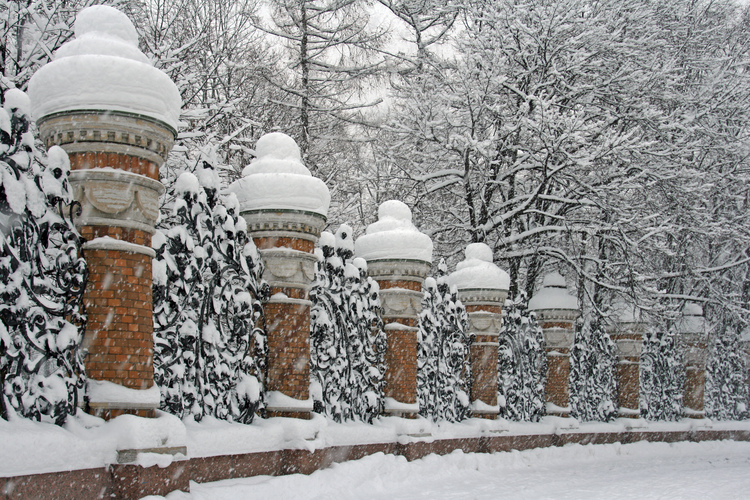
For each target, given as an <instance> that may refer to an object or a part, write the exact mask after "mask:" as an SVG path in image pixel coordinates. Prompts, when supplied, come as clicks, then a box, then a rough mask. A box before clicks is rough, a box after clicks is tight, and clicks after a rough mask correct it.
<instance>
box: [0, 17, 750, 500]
mask: <svg viewBox="0 0 750 500" xmlns="http://www.w3.org/2000/svg"><path fill="white" fill-rule="evenodd" d="M123 74H127V75H128V76H129V77H128V78H126V79H123V78H122V77H121V76H117V77H116V78H115V77H114V75H123ZM29 93H30V97H31V107H30V110H29V106H28V104H27V101H26V97H25V96H24V95H23V93H21V92H20V91H17V90H7V91H6V92H4V95H3V102H4V107H3V110H2V111H0V129H2V150H0V160H1V161H0V167H1V168H2V169H3V172H2V179H1V180H2V188H3V190H2V200H1V201H2V203H0V211H1V212H2V214H3V217H2V219H1V221H2V222H1V223H0V225H1V226H2V228H3V231H2V233H3V248H2V254H1V255H0V257H1V258H0V278H1V279H2V281H3V282H2V285H3V288H2V292H1V293H2V295H0V297H1V298H2V304H0V319H1V320H2V321H1V322H0V385H2V388H3V397H2V399H0V411H1V413H0V417H2V418H0V436H2V443H3V446H2V447H0V448H1V449H0V477H3V479H1V480H0V485H1V486H2V491H3V492H4V493H5V494H6V495H11V497H14V498H16V497H17V498H24V497H34V496H38V493H39V491H41V490H40V489H39V488H42V487H43V485H45V484H47V485H49V484H52V483H54V484H56V485H57V486H58V487H60V488H62V486H61V484H62V483H60V482H59V481H57V480H56V479H55V478H54V476H50V475H49V474H51V473H60V472H61V471H65V470H67V471H70V472H68V473H67V475H61V476H59V477H63V478H64V479H63V480H65V481H68V482H70V481H89V483H90V486H91V485H93V486H91V488H92V489H91V490H90V491H89V492H88V493H84V494H82V495H83V496H90V497H92V498H95V497H96V496H97V495H98V494H100V493H101V492H103V491H104V492H107V493H108V494H109V495H110V496H114V497H121V498H128V497H132V496H133V495H145V494H149V493H165V492H167V491H169V490H170V489H185V488H186V487H187V485H188V479H192V480H196V481H202V480H215V479H223V478H227V477H240V476H242V475H249V474H281V473H290V472H297V471H301V472H306V471H311V470H314V469H315V468H318V467H322V466H325V465H327V464H330V463H332V462H335V461H338V460H343V459H349V458H356V457H359V456H363V455H365V454H369V453H374V452H377V451H384V452H389V453H400V454H404V455H406V456H407V457H408V458H415V457H418V456H422V455H424V454H426V453H429V452H437V453H445V452H448V451H450V450H453V449H464V450H465V451H483V452H488V451H497V450H505V449H523V448H528V447H533V446H553V445H559V444H564V443H566V442H613V441H618V440H619V441H632V440H635V439H639V438H644V439H652V440H667V441H669V440H678V439H711V438H734V439H750V428H748V427H747V426H743V425H742V424H737V425H735V426H732V425H729V426H728V427H727V426H726V425H724V426H723V427H722V426H721V425H718V426H717V425H715V424H712V423H711V422H709V421H701V420H700V419H701V418H702V417H704V416H705V412H704V403H703V401H704V380H705V379H706V350H707V347H708V346H707V340H706V328H707V327H706V325H705V321H704V320H703V317H702V311H701V310H700V308H699V307H697V306H695V305H688V306H687V307H686V310H685V314H684V320H683V322H682V324H680V325H678V326H679V331H677V332H668V334H663V335H659V332H652V331H650V330H648V329H647V328H646V327H645V326H644V325H643V324H642V323H640V322H638V321H636V320H635V317H634V316H633V315H631V316H632V317H630V318H627V317H625V318H624V319H623V321H622V322H621V323H620V325H619V326H615V327H612V328H610V329H609V330H607V329H606V328H605V327H604V326H603V325H599V324H596V325H593V326H592V325H590V324H589V325H582V324H581V323H580V322H578V321H577V320H578V317H579V315H580V311H579V305H578V301H577V299H576V298H575V297H573V296H572V295H571V294H570V293H569V291H568V288H567V283H566V281H565V278H564V277H562V276H561V275H559V274H552V275H549V276H547V277H546V278H545V280H544V284H543V287H542V289H541V290H540V291H539V292H538V293H537V294H536V295H535V296H534V297H532V298H531V299H530V300H529V301H528V303H527V302H526V299H525V297H513V298H511V299H508V288H509V282H508V275H507V273H505V272H504V271H502V270H501V269H499V268H498V267H497V266H496V265H495V264H494V263H493V252H492V250H491V249H490V248H489V247H488V246H487V245H485V244H481V243H477V244H472V245H469V246H468V247H467V249H466V254H465V259H464V260H463V261H462V262H460V263H459V264H458V265H457V266H456V270H455V271H454V272H453V273H451V274H448V270H447V268H446V266H445V264H444V263H441V264H440V265H439V266H438V274H437V279H434V278H432V277H428V274H429V271H430V269H431V266H432V263H433V246H432V241H431V240H430V238H429V237H428V236H427V235H425V234H424V233H422V232H420V231H419V229H418V228H417V227H416V226H415V225H414V224H413V222H412V214H411V211H410V209H409V208H408V207H407V206H406V205H405V204H403V203H402V202H400V201H396V200H391V201H388V202H385V203H383V204H382V205H381V206H380V208H379V211H378V220H377V221H376V222H374V223H373V224H371V225H370V226H368V227H367V229H366V231H365V234H364V235H362V236H360V237H359V238H358V239H356V241H355V240H354V238H353V234H352V229H351V228H350V227H348V226H346V225H342V226H341V227H340V228H339V230H338V231H337V232H336V234H335V235H334V234H332V233H328V232H325V231H323V228H324V227H325V225H326V216H327V212H328V206H329V202H330V194H329V191H328V188H327V186H326V185H325V183H323V182H322V181H321V180H320V179H317V178H315V177H313V176H312V175H311V173H310V171H309V170H308V169H307V168H306V167H305V166H304V164H303V163H302V160H301V155H300V151H299V148H298V147H297V145H296V144H295V143H294V141H293V140H292V139H291V138H290V137H288V136H286V135H284V134H281V133H272V134H268V135H266V136H264V137H262V138H261V139H260V140H259V141H258V144H257V147H256V150H255V151H256V159H255V160H254V161H253V162H252V163H251V164H250V165H249V166H248V167H247V168H245V170H244V171H243V176H242V178H240V179H239V180H237V181H235V182H234V183H233V184H232V185H231V186H229V188H228V189H222V187H221V185H220V181H219V179H218V175H217V174H216V172H215V171H214V169H213V166H212V165H211V163H210V162H204V163H203V165H202V167H200V168H198V169H197V172H196V174H195V175H194V174H190V173H186V174H183V175H182V176H181V177H180V178H179V179H178V180H177V182H176V184H175V186H174V187H172V188H171V191H170V193H171V195H172V196H173V198H174V199H175V201H174V207H173V215H172V217H171V220H169V221H168V222H169V223H170V224H171V227H170V228H168V229H166V230H165V231H164V232H157V231H156V222H157V218H158V215H159V197H160V196H161V195H163V194H164V192H165V188H164V186H163V185H162V184H161V183H160V182H159V180H158V172H159V166H160V165H161V164H162V163H163V162H164V161H165V159H166V157H167V154H168V153H169V151H170V149H171V147H172V143H173V141H174V138H175V136H176V127H177V124H178V116H179V108H180V102H179V95H178V93H177V89H176V87H175V86H174V84H173V83H172V82H171V81H169V79H168V78H167V77H166V75H165V74H164V73H162V72H161V71H159V70H157V69H155V68H154V67H153V66H151V64H150V62H149V61H148V59H147V58H145V56H143V54H142V53H141V52H140V51H139V50H138V48H137V36H136V33H135V29H134V28H133V25H132V23H131V22H130V20H129V19H128V18H127V17H126V16H125V15H124V14H122V13H120V12H118V11H117V10H115V9H113V8H110V7H105V6H96V7H91V8H89V9H85V10H84V11H82V12H81V13H80V14H79V16H78V18H77V21H76V39H75V40H72V41H70V42H68V43H67V44H65V45H64V46H63V47H62V48H61V49H60V50H59V51H58V52H57V54H56V56H55V58H54V60H53V62H52V63H50V64H48V65H47V66H45V67H43V68H42V69H41V70H40V71H39V72H38V73H37V74H36V75H35V76H34V78H33V79H32V80H31V82H30V84H29ZM30 113H31V114H33V117H34V118H35V119H36V120H37V123H38V126H39V133H40V136H41V140H42V142H43V143H44V144H45V146H46V147H48V148H49V152H48V156H47V157H46V158H45V157H44V155H42V154H41V153H38V152H37V151H36V150H35V149H34V146H33V142H34V141H33V137H32V136H31V134H30V130H31V128H30V124H31V121H30V119H31V116H30ZM63 150H64V151H63ZM68 183H69V184H68ZM73 199H74V200H75V201H74V202H73V203H72V205H70V207H68V208H66V207H65V206H64V204H66V203H70V202H71V201H72V200H73ZM76 209H78V210H76ZM72 221H74V222H75V223H76V224H77V230H76V229H75V228H74V227H73V226H72ZM77 231H79V232H80V234H79V232H77ZM83 241H85V243H83V245H82V246H81V242H83ZM81 251H82V252H83V257H84V258H85V261H84V259H82V258H81V257H80V252H81ZM81 301H83V304H84V305H85V308H86V314H84V312H83V308H82V307H81ZM626 309H627V308H626ZM503 315H504V318H503ZM19 318H23V319H22V320H19ZM84 327H85V335H84ZM675 335H677V336H679V339H680V340H679V342H677V341H676V340H675V339H676V337H675ZM644 336H645V344H644V340H643V339H644ZM591 339H595V340H597V342H591ZM677 344H678V345H679V346H682V347H683V349H682V350H681V351H678V350H677V349H676V348H675V345H677ZM592 345H593V346H594V347H591V346H592ZM597 346H598V347H597ZM712 349H713V351H714V352H716V353H719V354H716V355H717V356H727V355H728V354H727V353H728V352H730V351H731V352H732V353H734V354H735V356H734V357H732V359H731V361H732V367H734V368H733V369H732V370H730V372H731V373H729V374H727V375H726V377H733V378H732V380H731V384H733V387H734V386H737V387H739V388H738V389H736V390H734V392H740V391H741V386H743V384H745V386H744V387H745V391H747V388H746V383H747V381H746V380H742V379H741V378H737V377H736V376H735V375H736V372H738V371H741V370H742V366H743V363H744V360H743V359H742V358H741V357H738V354H737V353H738V351H739V349H738V347H737V346H735V345H734V344H732V342H731V339H730V338H726V339H723V338H722V339H719V340H717V341H716V342H715V343H714V344H713V345H712ZM678 352H682V353H684V359H683V360H681V359H680V358H679V357H678V356H675V353H678ZM84 355H85V356H84ZM82 360H83V361H82ZM602 360H604V361H605V362H602ZM665 375H669V376H668V377H665ZM721 377H722V371H721V370H719V369H716V368H712V370H711V371H709V384H708V387H709V390H710V391H714V392H716V393H717V395H716V397H715V398H713V400H716V401H721V400H722V393H721V391H722V384H721V382H720V380H721ZM615 392H616V397H615V398H614V400H613V399H612V398H610V397H609V396H608V394H610V393H615ZM727 404H729V405H734V408H733V411H732V412H725V413H722V412H721V409H716V408H712V409H711V410H712V411H713V412H714V414H717V415H736V414H737V412H740V413H743V414H746V412H747V409H746V407H742V406H741V405H743V404H746V403H745V401H744V400H742V401H740V400H737V399H736V398H735V399H732V398H729V399H728V400H727ZM78 407H80V409H79V408H78ZM683 408H684V410H683ZM82 410H85V412H86V413H84V411H82ZM617 411H619V415H620V416H622V417H628V418H627V419H622V420H619V421H615V422H614V423H610V424H604V423H602V424H580V423H579V421H578V420H576V419H575V418H571V415H572V416H577V417H579V419H581V420H597V419H601V420H611V419H612V418H614V417H615V416H616V412H617ZM543 415H547V417H544V418H542V417H543ZM641 416H648V417H650V418H653V419H656V420H659V419H677V418H678V417H682V416H689V417H693V418H694V421H693V422H682V423H677V424H664V425H666V427H659V424H649V423H647V422H645V421H644V420H642V419H639V418H636V417H641ZM178 417H179V418H178ZM258 417H262V418H258ZM274 417H284V418H274ZM470 417H481V418H470ZM500 417H502V418H500ZM514 420H517V421H540V420H541V422H539V423H509V422H510V421H514ZM34 421H36V422H34ZM50 422H51V423H50ZM251 423H252V425H249V424H251ZM53 424H58V425H63V424H64V428H63V427H58V426H56V425H53ZM33 441H36V442H41V443H43V444H42V445H41V447H39V450H37V451H33V450H30V449H29V448H30V446H29V445H30V443H31V442H33ZM50 447H54V448H56V449H57V450H59V451H58V452H51V451H50V449H49V448H50ZM42 455H44V456H42ZM105 466H106V467H107V469H103V467H105ZM35 478H36V479H35ZM47 491H50V490H47ZM66 495H67V493H65V492H64V491H63V489H60V490H56V496H57V497H58V498H65V497H66ZM76 495H78V492H76Z"/></svg>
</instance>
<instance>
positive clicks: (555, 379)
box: [529, 273, 580, 417]
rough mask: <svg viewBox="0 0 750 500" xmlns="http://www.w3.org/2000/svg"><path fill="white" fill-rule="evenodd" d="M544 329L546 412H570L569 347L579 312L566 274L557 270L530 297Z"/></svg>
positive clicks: (530, 302) (571, 344) (531, 305)
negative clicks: (566, 280) (570, 292)
mask: <svg viewBox="0 0 750 500" xmlns="http://www.w3.org/2000/svg"><path fill="white" fill-rule="evenodd" d="M529 309H530V310H532V311H536V314H537V319H538V320H539V326H541V327H542V330H543V332H544V344H545V350H546V352H547V385H546V388H545V389H546V393H547V414H548V415H556V416H561V417H567V416H569V415H570V350H571V348H572V347H573V340H574V336H575V335H574V326H575V321H576V319H577V318H578V316H580V311H579V309H578V301H577V299H576V298H575V297H573V296H571V295H569V294H568V291H567V286H566V284H565V278H563V277H562V276H561V275H560V274H558V273H552V274H548V275H547V276H545V277H544V282H543V284H542V289H541V290H540V291H539V292H538V293H537V294H536V295H534V297H532V298H531V300H529Z"/></svg>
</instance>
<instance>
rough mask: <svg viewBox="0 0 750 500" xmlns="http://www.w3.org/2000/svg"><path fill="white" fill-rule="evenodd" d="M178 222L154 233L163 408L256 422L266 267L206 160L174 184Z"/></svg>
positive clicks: (157, 343)
mask: <svg viewBox="0 0 750 500" xmlns="http://www.w3.org/2000/svg"><path fill="white" fill-rule="evenodd" d="M174 197H175V202H174V208H173V211H172V216H171V219H170V220H169V221H168V222H169V225H171V227H170V228H169V229H168V230H166V231H164V232H162V231H158V232H157V233H156V234H155V235H154V238H153V245H154V249H155V251H156V258H155V259H154V262H153V277H154V284H153V297H154V378H155V381H156V384H157V385H158V386H159V387H160V389H161V394H162V401H161V407H162V409H164V410H166V411H168V412H170V413H172V414H174V415H177V416H179V417H187V416H193V417H194V418H195V419H196V420H200V419H201V418H203V417H204V416H212V417H215V418H219V419H225V420H230V421H237V422H243V423H249V422H251V421H252V420H253V417H254V415H255V413H256V411H258V409H260V408H262V406H263V401H264V397H263V394H264V373H265V366H266V356H267V345H266V334H265V331H264V329H263V328H264V325H263V306H262V304H263V302H264V301H265V300H266V299H267V295H268V290H269V288H268V285H267V284H266V283H265V282H264V281H263V280H262V279H261V276H262V273H263V265H262V263H261V260H260V255H259V253H258V250H257V249H256V247H255V244H254V243H253V241H252V239H250V238H249V237H248V236H247V226H246V222H245V220H244V219H243V218H242V217H241V216H240V215H239V203H238V202H237V198H236V197H235V196H234V195H233V194H230V195H228V196H224V195H222V194H221V193H220V181H219V177H218V175H217V173H216V171H215V170H214V169H213V167H212V165H211V164H209V163H208V162H204V163H203V166H202V167H200V168H198V169H197V175H194V174H192V173H189V172H186V173H183V174H182V175H180V177H179V178H178V179H177V181H176V182H175V185H174Z"/></svg>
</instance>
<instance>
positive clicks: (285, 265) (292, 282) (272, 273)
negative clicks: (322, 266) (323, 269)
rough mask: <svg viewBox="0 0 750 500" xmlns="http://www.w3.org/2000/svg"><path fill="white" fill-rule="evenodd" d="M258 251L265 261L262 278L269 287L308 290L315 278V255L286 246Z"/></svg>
mask: <svg viewBox="0 0 750 500" xmlns="http://www.w3.org/2000/svg"><path fill="white" fill-rule="evenodd" d="M254 236H255V235H254ZM259 251H260V254H261V256H262V257H263V262H264V263H265V271H264V273H263V279H265V280H266V281H267V282H268V284H269V285H270V286H271V287H279V288H287V287H289V288H299V289H303V290H306V291H309V290H310V288H311V286H312V281H313V279H314V278H315V263H316V262H317V261H318V259H317V257H315V255H313V254H310V253H307V252H302V251H299V250H292V249H288V248H267V249H261V250H259Z"/></svg>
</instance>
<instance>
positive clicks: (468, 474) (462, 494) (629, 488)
mask: <svg viewBox="0 0 750 500" xmlns="http://www.w3.org/2000/svg"><path fill="white" fill-rule="evenodd" d="M748 470H750V443H746V442H732V441H722V442H716V441H714V442H703V443H689V442H683V443H674V444H667V443H645V442H641V443H634V444H626V445H621V444H610V445H587V446H582V445H568V446H565V447H562V448H544V449H534V450H527V451H522V452H517V451H514V452H508V453H493V454H478V453H468V454H465V453H462V452H460V451H456V452H454V453H452V454H450V455H447V456H443V457H439V456H436V455H430V456H427V457H425V458H423V459H421V460H416V461H414V462H407V461H406V459H405V458H404V457H398V456H393V455H384V454H382V453H378V454H376V455H372V456H369V457H365V458H363V459H361V460H356V461H351V462H346V463H342V464H336V465H334V466H333V467H331V468H329V469H326V470H322V471H317V472H315V473H313V474H311V475H309V476H305V475H301V474H295V475H291V476H281V477H270V476H259V477H254V478H248V479H233V480H227V481H219V482H215V483H206V484H197V483H191V484H190V488H191V493H189V494H187V493H183V492H173V493H170V494H169V495H167V497H166V498H167V499H168V500H208V499H211V500H235V499H247V498H263V499H266V500H271V499H275V498H278V499H288V498H294V499H295V500H300V499H327V498H336V499H384V500H394V499H416V498H429V499H452V498H456V499H459V498H460V499H466V498H471V499H493V500H494V499H497V498H513V499H519V498H520V499H524V498H526V499H545V498H555V499H584V500H585V499H599V498H605V499H608V500H616V499H626V498H627V499H632V498H638V499H639V500H640V499H649V498H659V499H664V498H679V499H691V498H696V499H698V498H700V499H703V498H711V499H735V498H737V499H739V498H747V496H748V491H750V474H748ZM146 498H147V499H149V500H156V499H159V498H162V499H163V498H165V497H156V496H150V497H146Z"/></svg>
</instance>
